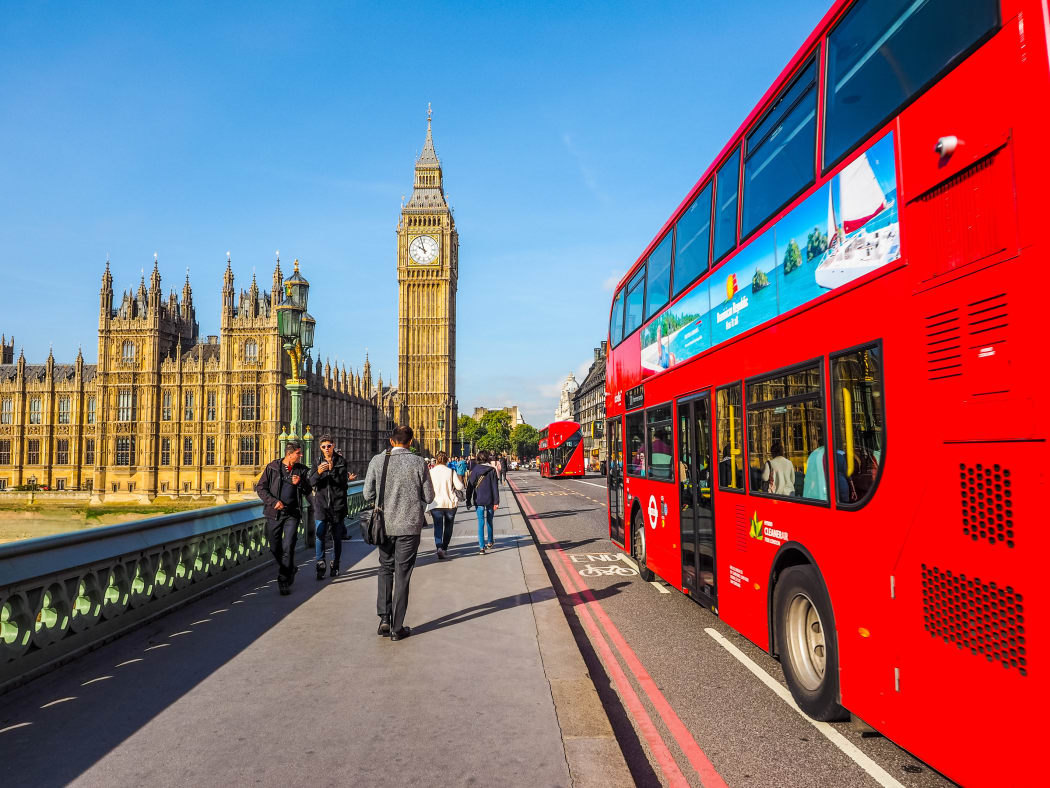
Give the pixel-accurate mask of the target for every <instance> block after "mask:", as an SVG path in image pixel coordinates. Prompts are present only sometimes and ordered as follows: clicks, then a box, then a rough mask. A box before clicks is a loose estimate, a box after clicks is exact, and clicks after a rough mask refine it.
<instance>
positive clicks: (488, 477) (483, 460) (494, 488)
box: [467, 451, 499, 555]
mask: <svg viewBox="0 0 1050 788" xmlns="http://www.w3.org/2000/svg"><path fill="white" fill-rule="evenodd" d="M491 459H492V458H491V457H490V456H489V453H488V452H487V451H479V452H478V463H477V465H475V466H474V468H473V470H471V472H470V478H469V479H468V480H467V501H473V502H474V505H475V506H476V507H477V509H476V511H477V513H478V549H479V550H480V551H481V554H482V555H484V554H485V552H486V550H487V549H489V548H492V547H494V546H495V544H496V540H495V537H494V536H493V534H492V518H493V515H494V514H495V511H496V509H499V477H498V476H497V474H496V469H495V468H494V467H493V466H492V465H491V464H490V461H491ZM486 520H487V521H488V526H489V530H488V537H489V538H488V541H486V540H485V522H486Z"/></svg>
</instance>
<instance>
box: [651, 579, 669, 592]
mask: <svg viewBox="0 0 1050 788" xmlns="http://www.w3.org/2000/svg"><path fill="white" fill-rule="evenodd" d="M649 585H651V586H652V587H653V588H655V589H656V590H657V591H659V592H660V593H661V594H670V593H671V592H670V591H668V590H667V589H666V588H664V585H663V583H660V582H658V581H656V580H650V581H649Z"/></svg>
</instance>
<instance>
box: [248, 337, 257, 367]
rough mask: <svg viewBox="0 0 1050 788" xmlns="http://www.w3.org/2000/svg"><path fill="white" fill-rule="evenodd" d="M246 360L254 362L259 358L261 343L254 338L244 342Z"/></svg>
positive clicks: (249, 362)
mask: <svg viewBox="0 0 1050 788" xmlns="http://www.w3.org/2000/svg"><path fill="white" fill-rule="evenodd" d="M244 360H245V362H246V363H248V364H254V363H256V362H257V361H258V360H259V344H258V343H257V342H256V341H255V340H254V339H249V340H248V341H247V342H245V343H244Z"/></svg>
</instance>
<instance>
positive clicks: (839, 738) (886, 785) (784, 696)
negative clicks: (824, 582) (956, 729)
mask: <svg viewBox="0 0 1050 788" xmlns="http://www.w3.org/2000/svg"><path fill="white" fill-rule="evenodd" d="M704 631H705V632H706V633H707V634H708V635H710V636H711V637H712V638H714V639H715V641H716V642H717V643H719V644H720V645H721V646H722V648H724V649H725V650H726V651H728V652H729V653H730V654H732V655H733V656H734V657H736V658H737V660H739V661H740V663H741V664H742V665H743V666H744V667H745V668H747V669H748V670H750V671H751V672H752V673H753V674H755V676H757V677H758V679H759V681H761V682H762V683H763V684H765V685H766V686H767V687H769V688H770V689H771V690H773V692H774V693H776V695H777V696H778V697H779V698H780V699H781V700H782V701H784V703H786V704H787V705H788V706H790V707H791V708H793V709H794V710H795V711H797V712H798V713H799V715H800V716H801V717H802V719H804V720H806V721H807V722H808V723H810V724H811V725H812V726H813V727H814V728H816V729H817V730H818V731H820V732H821V733H823V734H824V736H826V737H827V739H828V741H830V742H831V743H832V744H834V745H835V746H836V747H838V748H839V749H840V750H842V752H843V753H845V755H846V756H848V757H849V758H850V759H852V760H853V762H854V763H856V764H857V765H858V766H859V767H860V768H862V769H863V770H864V771H865V772H867V773H868V776H870V777H871V778H872V779H873V780H875V782H877V783H878V784H879V785H881V786H883V788H904V786H903V785H901V783H899V782H898V781H897V780H896V779H894V778H893V777H892V776H891V775H890V774H889V773H888V772H887V771H886V770H885V769H883V768H882V767H881V766H879V765H878V764H877V763H875V761H873V760H872V759H871V758H869V757H868V756H867V755H865V754H864V753H863V752H861V751H860V750H859V749H858V748H857V746H856V745H855V744H853V742H851V741H850V740H849V739H847V738H846V737H845V736H843V735H842V734H841V733H839V732H838V731H837V730H835V729H834V728H832V727H831V726H830V725H829V724H828V723H826V722H818V721H817V720H814V719H811V718H810V717H809V715H807V714H806V713H805V712H804V711H802V709H800V708H799V707H798V704H796V703H795V699H794V698H792V697H791V693H790V692H788V690H787V688H786V687H784V685H782V684H781V683H780V682H779V681H777V680H776V679H774V678H773V677H772V676H770V675H769V674H768V673H766V672H765V671H764V670H762V668H761V667H759V665H758V663H756V662H755V661H754V660H753V659H751V657H749V656H748V655H747V654H745V653H744V652H743V651H741V650H740V649H738V648H737V647H736V646H735V645H733V644H732V643H731V642H729V640H727V639H726V638H725V636H723V635H722V634H721V633H720V632H716V631H715V630H713V629H711V628H710V627H705V628H704Z"/></svg>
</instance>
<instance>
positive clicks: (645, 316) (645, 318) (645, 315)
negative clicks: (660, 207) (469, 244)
mask: <svg viewBox="0 0 1050 788" xmlns="http://www.w3.org/2000/svg"><path fill="white" fill-rule="evenodd" d="M667 241H670V242H671V248H670V250H669V252H668V256H669V259H668V261H667V293H666V294H665V295H666V297H665V298H664V302H663V303H662V304H660V305H659V306H658V307H656V311H654V312H650V311H649V292H650V290H649V274H650V272H651V269H650V267H649V265H650V263H652V261H653V255H654V254H656V253H657V252H658V251H659V249H660V247H661V246H663V245H664V243H665V242H667ZM675 242H676V238H675V225H674V224H672V225H671V229H670V230H668V231H667V232H666V233H665V234H664V235H663V237H661V238H660V240H659V241H657V242H656V246H654V247H653V250H652V251H651V252H650V253H649V255H648V256H647V257H646V258H645V297H644V301H643V304H642V324H641V325H640V326H639V328H644V327H645V324H646V323H648V322H649V321H650V320H652V319H653V318H654V317H657V316H658V315H659V314H660V313H661V312H663V311H664V310H665V309H667V307H668V305H669V304H670V303H671V300H672V295H671V293H672V291H673V290H674V258H675V254H674V247H675ZM626 305H627V301H626V299H625V300H624V306H625V309H624V313H625V314H626V311H627V310H626Z"/></svg>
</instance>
